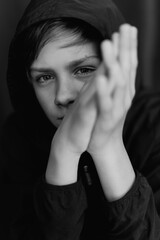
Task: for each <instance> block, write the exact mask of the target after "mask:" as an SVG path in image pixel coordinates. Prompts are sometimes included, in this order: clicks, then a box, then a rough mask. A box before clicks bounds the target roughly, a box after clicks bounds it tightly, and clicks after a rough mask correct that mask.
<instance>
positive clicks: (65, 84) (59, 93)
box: [54, 79, 78, 108]
mask: <svg viewBox="0 0 160 240" xmlns="http://www.w3.org/2000/svg"><path fill="white" fill-rule="evenodd" d="M77 94H78V91H77V89H76V87H75V86H74V85H73V82H72V81H70V80H67V79H65V80H61V81H59V83H58V84H57V89H56V95H55V101H54V102H55V105H57V106H58V107H66V108H68V107H69V106H70V105H71V104H73V103H74V101H75V99H76V97H77Z"/></svg>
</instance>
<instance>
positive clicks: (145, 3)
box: [0, 0, 160, 130]
mask: <svg viewBox="0 0 160 240" xmlns="http://www.w3.org/2000/svg"><path fill="white" fill-rule="evenodd" d="M29 1H30V0H0V130H1V126H2V123H3V122H4V120H5V118H6V116H7V115H8V114H9V113H10V112H11V111H12V106H11V103H10V99H9V95H8V90H7V86H6V70H7V57H8V48H9V43H10V40H11V38H12V36H13V34H14V31H15V27H16V24H17V22H18V20H19V18H20V16H21V15H22V13H23V10H24V8H25V6H26V5H27V4H28V3H29ZM66 1H67V0H66ZM114 1H115V3H116V4H117V5H118V6H119V8H120V10H121V11H122V13H123V15H124V17H125V19H126V21H127V22H128V23H131V24H132V25H135V26H136V27H137V28H138V30H139V61H140V62H141V66H142V77H143V78H142V82H141V84H142V85H143V87H148V88H151V87H152V86H154V88H155V89H159V88H160V81H159V79H160V76H159V75H160V71H159V68H160V64H159V61H160V57H159V55H160V54H159V52H160V41H159V40H160V39H159V35H160V34H159V33H158V22H159V19H158V18H159V16H158V9H159V6H160V3H158V0H114ZM97 4H98V0H97ZM158 47H159V49H158Z"/></svg>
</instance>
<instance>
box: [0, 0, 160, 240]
mask: <svg viewBox="0 0 160 240" xmlns="http://www.w3.org/2000/svg"><path fill="white" fill-rule="evenodd" d="M123 22H124V21H123V18H122V17H121V14H120V13H119V11H118V10H117V8H116V7H115V5H114V4H113V3H112V2H111V1H104V0H101V1H99V2H96V1H94V0H88V1H76V0H68V1H63V0H61V1H53V0H50V1H49V0H48V1H42V0H41V1H36V0H33V1H31V3H30V5H29V7H28V8H27V10H26V11H25V13H24V15H23V17H22V19H21V21H20V23H19V25H18V27H17V31H16V34H15V36H14V39H13V41H12V44H11V47H10V55H9V66H8V85H9V89H10V94H11V99H12V102H13V105H14V108H15V113H14V114H13V115H12V116H11V117H10V119H9V120H8V122H7V123H6V125H5V129H4V137H3V141H2V150H3V152H4V158H3V162H4V164H3V169H4V171H3V175H4V176H3V182H4V179H5V183H7V184H9V185H12V186H14V188H13V191H12V194H13V193H14V195H15V197H13V199H12V201H11V202H10V205H11V206H12V207H11V209H10V215H11V217H10V219H7V220H6V222H7V223H8V225H9V229H8V233H9V239H65V240H66V239H69V240H72V239H74V240H76V239H85V240H87V239H124V240H125V239H127V240H128V239H134V240H138V239H145V240H146V239H149V240H151V239H152V240H153V239H154V240H156V239H159V237H160V232H159V228H160V221H159V217H158V214H157V212H156V207H155V204H154V200H153V194H152V190H151V189H150V187H149V184H148V182H147V181H146V179H145V178H144V177H143V176H142V175H141V174H140V173H139V169H136V168H135V167H134V165H133V164H132V163H131V160H132V159H130V158H129V155H128V153H127V151H126V148H125V146H124V143H123V127H124V122H125V118H126V114H127V111H128V109H129V107H130V105H131V102H132V99H133V96H134V85H135V77H136V68H137V30H136V29H135V28H134V27H131V26H130V25H128V24H122V23H123ZM121 24H122V25H121ZM133 147H134V146H133ZM9 194H11V191H9Z"/></svg>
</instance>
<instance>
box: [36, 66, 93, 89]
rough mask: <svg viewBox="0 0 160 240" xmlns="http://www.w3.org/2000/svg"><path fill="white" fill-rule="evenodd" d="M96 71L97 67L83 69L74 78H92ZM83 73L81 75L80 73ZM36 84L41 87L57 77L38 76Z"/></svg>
mask: <svg viewBox="0 0 160 240" xmlns="http://www.w3.org/2000/svg"><path fill="white" fill-rule="evenodd" d="M95 70H96V67H81V68H78V69H76V70H75V72H74V76H78V78H84V77H88V76H90V75H91V74H92V73H93V72H94V71H95ZM79 71H81V72H80V73H78V72H79ZM45 78H47V79H45ZM35 80H36V82H37V83H38V84H40V85H45V84H47V82H48V81H50V80H55V77H54V76H53V75H52V74H44V75H41V76H37V78H36V79H35Z"/></svg>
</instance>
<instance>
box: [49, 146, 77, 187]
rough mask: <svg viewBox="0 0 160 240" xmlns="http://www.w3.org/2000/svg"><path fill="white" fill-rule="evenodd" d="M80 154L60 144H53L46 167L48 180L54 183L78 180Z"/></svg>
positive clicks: (59, 183)
mask: <svg viewBox="0 0 160 240" xmlns="http://www.w3.org/2000/svg"><path fill="white" fill-rule="evenodd" d="M79 158H80V155H79V154H77V153H75V152H72V151H71V150H70V148H69V147H68V148H67V144H66V145H65V146H63V145H60V144H54V143H53V144H52V148H51V152H50V155H49V159H48V165H47V169H46V175H45V177H46V181H47V182H48V183H50V184H53V185H67V184H72V183H74V182H76V181H77V172H78V163H79Z"/></svg>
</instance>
